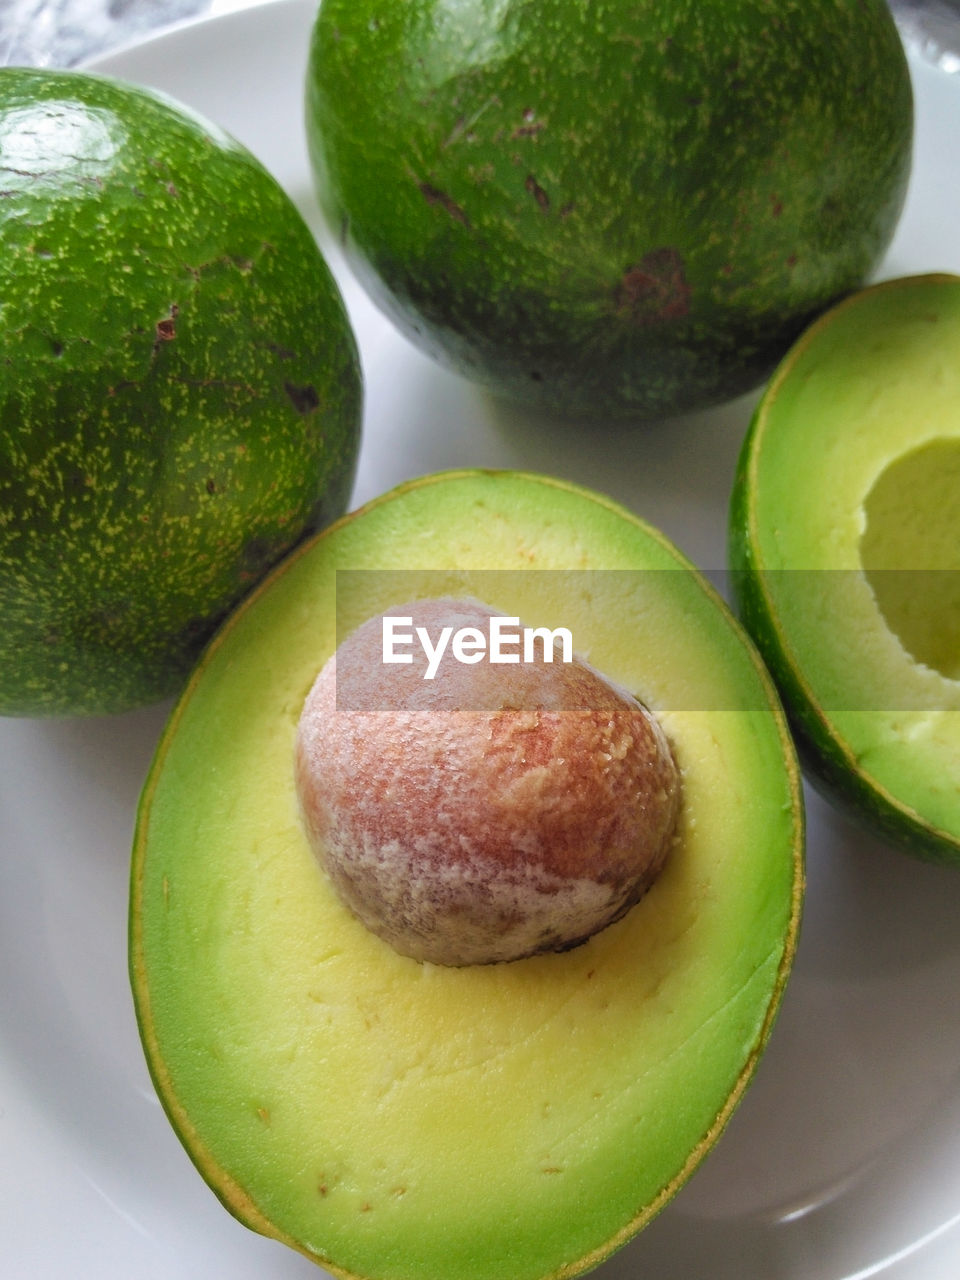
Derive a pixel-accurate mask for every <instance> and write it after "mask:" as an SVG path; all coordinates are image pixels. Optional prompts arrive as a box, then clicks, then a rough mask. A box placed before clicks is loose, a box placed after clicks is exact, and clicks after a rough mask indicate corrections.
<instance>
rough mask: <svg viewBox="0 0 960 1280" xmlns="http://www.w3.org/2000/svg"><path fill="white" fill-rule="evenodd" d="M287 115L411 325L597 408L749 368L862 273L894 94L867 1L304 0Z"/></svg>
mask: <svg viewBox="0 0 960 1280" xmlns="http://www.w3.org/2000/svg"><path fill="white" fill-rule="evenodd" d="M358 83H361V84H362V86H363V91H362V92H358V91H357V86H358ZM306 118H307V129H308V137H309V143H310V155H311V159H312V163H313V167H314V172H315V175H316V183H317V188H318V192H319V198H320V201H321V204H322V205H323V207H324V209H325V211H326V214H327V217H328V219H329V222H330V225H331V228H332V230H333V231H334V233H336V234H337V235H339V236H340V238H341V239H342V241H343V243H344V245H345V247H346V251H347V254H348V258H349V260H350V261H351V262H352V264H353V266H354V268H355V270H356V272H357V274H358V276H359V278H360V279H361V281H362V282H363V284H364V285H365V286H366V288H367V289H368V290H369V291H370V293H371V294H372V295H373V297H374V298H375V300H376V301H377V302H378V303H379V305H380V306H381V307H382V308H383V309H384V310H385V311H386V312H387V313H388V314H389V315H390V316H391V317H392V318H393V320H394V321H395V322H396V323H397V324H398V325H399V327H400V328H401V329H402V330H403V332H404V333H405V334H406V335H407V336H408V337H409V338H411V339H412V341H413V342H415V343H417V344H419V345H420V346H421V347H423V348H424V349H425V350H426V351H427V352H429V353H430V354H431V355H433V356H434V357H436V358H437V359H439V360H442V361H443V362H445V363H447V364H448V365H449V366H451V367H452V368H454V369H455V370H458V371H460V372H461V373H463V374H465V375H467V376H468V377H470V378H473V379H476V380H478V381H479V382H481V383H485V384H487V385H488V386H490V387H492V388H494V389H496V390H497V391H498V392H499V393H501V394H503V395H506V396H509V397H511V398H513V399H516V400H519V401H522V402H526V403H530V404H536V405H540V406H543V407H546V408H547V409H548V410H550V411H554V412H559V413H561V414H564V415H569V416H576V417H580V418H593V419H596V420H604V419H608V418H613V417H618V418H637V419H643V418H656V417H661V416H665V415H670V414H674V413H677V412H679V411H681V410H686V409H692V408H696V407H700V406H706V405H710V404H714V403H717V402H720V401H722V400H725V399H728V398H730V397H733V396H735V395H737V394H739V393H740V392H743V391H745V390H747V389H748V388H751V387H752V386H754V385H756V384H758V383H759V382H760V381H761V380H762V379H763V378H765V377H766V376H767V375H768V374H769V372H770V371H771V369H772V368H773V366H774V364H775V363H776V361H777V360H778V359H779V358H780V357H781V356H782V355H783V354H784V352H785V351H786V349H787V347H788V346H789V345H790V343H791V342H792V341H793V340H794V339H795V338H796V337H797V336H798V335H799V333H800V332H801V331H802V329H803V328H804V326H805V325H806V324H807V323H809V322H810V320H812V318H813V317H814V316H815V315H816V314H818V313H819V312H820V311H822V310H823V309H824V308H826V307H827V306H828V305H829V304H831V303H832V302H834V301H835V300H837V299H838V298H839V297H840V296H841V295H843V294H844V293H846V292H848V291H850V290H851V289H852V288H854V287H856V286H858V285H859V284H860V283H862V281H863V280H864V278H865V277H866V276H867V274H868V273H869V272H870V271H871V270H872V268H873V267H874V265H875V264H876V263H877V262H878V260H879V258H880V256H881V255H882V253H883V251H884V249H885V247H886V245H887V243H888V241H889V239H890V237H891V235H892V232H893V229H894V227H895V225H896V223H897V220H898V217H899V213H900V210H901V206H902V202H903V197H904V192H905V187H906V183H907V180H908V173H909V167H910V157H911V146H912V119H913V112H912V94H911V86H910V80H909V74H908V69H907V65H906V60H905V57H904V52H903V49H902V46H901V43H900V39H899V36H898V34H897V31H896V28H895V26H894V23H893V19H892V17H891V15H890V12H889V8H888V5H887V3H886V0H773V2H771V0H725V3H723V4H703V3H699V2H698V0H662V2H660V3H657V4H643V5H638V4H633V3H628V2H627V0H614V2H613V3H612V4H608V5H604V6H600V5H595V4H584V3H579V4H572V3H570V0H540V3H537V4H528V3H525V2H522V0H502V2H501V3H498V4H496V5H493V4H490V3H489V2H488V0H461V2H460V3H458V4H457V6H456V12H455V14H454V12H453V10H451V9H450V7H449V5H447V4H446V3H444V2H443V0H405V3H403V4H389V3H384V0H323V3H322V5H321V8H320V12H319V15H318V17H317V20H316V24H315V28H314V33H313V39H312V43H311V48H310V54H309V66H308V72H307V108H306Z"/></svg>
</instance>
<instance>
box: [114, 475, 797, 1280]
mask: <svg viewBox="0 0 960 1280" xmlns="http://www.w3.org/2000/svg"><path fill="white" fill-rule="evenodd" d="M481 527H482V529H483V531H484V534H483V537H482V538H478V537H477V530H478V528H481ZM447 566H449V569H447ZM345 568H349V569H351V570H361V569H376V570H381V571H382V570H402V571H403V573H402V575H401V577H402V583H400V584H399V586H398V588H397V589H398V590H402V591H403V593H404V594H403V595H398V596H397V597H396V598H395V599H394V600H393V601H391V599H390V598H389V596H390V592H391V585H390V584H391V582H392V581H393V580H392V578H391V575H390V574H384V573H382V572H381V573H380V574H374V575H371V583H372V586H371V590H370V595H369V599H368V600H367V602H366V606H367V612H368V613H369V614H370V615H372V614H374V613H376V612H378V611H379V610H381V609H384V608H386V607H389V605H390V604H391V603H398V602H399V601H400V600H402V599H406V598H409V596H410V594H411V588H412V587H416V585H417V584H418V583H422V588H421V590H422V593H423V594H432V593H435V592H437V591H438V590H440V589H442V588H443V587H444V586H445V587H446V589H447V591H448V592H456V593H460V594H464V595H466V594H470V595H475V594H478V593H483V595H484V596H485V597H487V599H488V603H490V604H491V605H492V606H493V607H496V608H500V609H502V610H504V611H506V612H508V613H512V612H519V613H520V614H521V615H522V616H524V617H525V618H526V619H529V620H531V622H532V623H538V622H540V621H541V620H544V619H553V623H554V625H556V624H558V623H559V620H560V619H562V620H563V623H564V625H568V626H570V627H571V628H572V630H573V633H574V637H575V639H576V642H577V645H578V648H580V650H581V651H582V652H584V653H585V655H586V656H588V657H589V660H590V661H591V663H593V664H594V665H596V666H598V667H599V668H600V669H601V670H602V671H604V673H605V674H607V675H608V676H610V678H612V679H615V680H617V681H619V682H620V683H622V684H624V685H625V686H626V687H628V688H630V689H632V690H635V691H636V692H638V694H640V695H641V696H642V698H643V700H644V701H645V702H646V703H647V704H648V705H649V706H650V707H651V708H652V709H653V710H654V712H655V713H656V714H658V716H659V717H660V720H661V723H662V725H663V727H664V729H665V731H666V732H667V734H668V736H669V737H670V739H671V742H672V744H673V746H674V749H675V752H676V755H677V759H678V763H679V765H680V767H681V769H682V770H683V787H684V807H683V814H682V818H681V828H680V831H681V840H680V843H679V845H678V846H677V847H676V849H675V850H674V851H673V852H672V854H671V857H670V860H669V863H668V866H667V869H666V870H665V871H664V872H663V874H662V875H661V877H660V878H659V879H658V881H657V882H656V884H655V885H654V886H653V888H652V889H651V890H650V891H649V892H648V894H647V895H646V897H645V898H644V899H643V900H642V901H641V902H640V904H639V905H638V906H637V907H636V908H634V909H633V910H632V911H631V912H630V913H629V915H628V916H627V917H625V918H624V919H623V920H622V921H621V922H619V923H618V924H616V925H613V926H611V927H610V928H608V929H606V930H605V931H603V932H601V933H599V934H597V935H595V936H594V937H593V938H592V939H591V940H589V941H588V942H587V943H585V944H584V945H583V946H580V947H578V948H576V949H574V950H572V951H568V952H565V953H562V954H552V955H549V956H540V957H535V958H532V959H529V960H523V961H518V962H514V963H511V964H501V965H495V966H473V967H468V968H464V969H446V968H439V967H434V966H431V965H421V964H418V963H417V962H415V961H412V960H410V959H407V958H404V957H401V956H400V955H398V954H396V953H395V952H393V951H392V950H391V949H390V947H389V946H388V945H387V944H385V943H384V942H382V941H381V940H380V939H378V938H377V937H375V936H374V935H373V934H371V933H369V932H368V931H367V930H366V929H365V928H364V926H363V925H362V924H360V923H359V922H358V921H357V920H356V918H355V917H354V916H352V915H351V914H350V913H349V912H348V911H347V909H346V908H345V907H344V906H342V904H341V903H340V902H339V900H338V899H337V898H336V897H335V896H334V893H333V891H332V889H331V888H330V886H329V885H328V883H327V882H326V880H325V879H324V877H323V875H322V873H320V872H319V870H318V867H317V864H316V862H315V860H314V858H313V856H312V854H311V852H310V850H309V848H308V845H307V841H306V837H305V835H304V833H303V831H302V829H301V823H300V817H299V813H298V808H297V800H296V794H295V788H294V781H293V763H292V762H293V751H294V739H295V733H296V726H297V719H298V716H299V713H300V707H301V703H302V700H303V698H304V697H305V696H306V693H307V691H308V689H309V687H310V685H311V683H312V681H313V679H314V677H315V675H316V673H317V671H318V670H319V668H320V667H321V665H322V664H323V662H324V661H325V660H326V658H327V657H328V656H329V654H330V653H331V652H332V650H333V648H334V647H335V644H336V641H337V635H336V618H335V610H334V600H335V576H336V572H337V570H338V569H340V570H341V571H342V570H343V569H345ZM531 568H536V569H542V570H551V569H552V570H568V571H569V570H576V572H575V573H570V572H566V573H564V572H555V573H546V572H544V573H530V572H528V571H529V570H530V569H531ZM601 569H605V570H620V571H621V572H610V573H607V574H603V573H599V572H598V573H585V572H583V571H585V570H601ZM494 571H496V572H494ZM625 582H629V583H631V584H632V586H631V587H629V588H625ZM377 584H381V587H380V589H379V591H378V589H377ZM638 584H639V586H638ZM413 594H417V592H416V591H414V592H413ZM491 596H492V597H493V598H492V599H490V597H491ZM353 621H354V620H353V619H347V620H345V622H346V625H347V626H348V627H349V625H351V623H352V622H353ZM801 825H802V821H801V809H800V796H799V790H798V783H797V776H796V770H795V766H794V762H793V758H792V747H791V745H790V743H789V739H788V737H787V736H786V734H785V730H784V725H783V722H782V719H781V716H780V714H779V711H778V709H777V705H776V703H775V700H774V699H772V697H771V689H770V686H769V683H768V681H767V677H766V674H765V672H764V671H763V669H762V667H761V665H760V664H759V662H758V660H757V658H756V655H755V653H754V652H753V650H752V648H751V647H749V646H748V645H747V644H745V642H744V639H743V637H742V635H741V634H740V632H739V629H737V628H736V627H735V625H734V624H733V623H732V621H731V620H730V618H729V616H728V614H727V613H726V611H725V610H724V609H723V608H722V606H720V604H719V603H718V602H717V600H716V598H715V597H714V596H713V594H712V592H711V591H710V589H709V588H708V587H706V585H705V584H704V583H703V581H702V580H701V579H700V578H699V576H697V575H696V574H695V573H693V572H692V571H691V570H690V569H689V568H688V566H687V565H686V563H685V562H684V561H683V560H682V559H681V558H680V557H679V556H678V554H677V553H676V552H675V551H674V550H673V549H672V548H671V547H670V546H669V545H668V544H667V543H666V542H665V541H664V540H663V539H662V538H661V537H660V535H657V534H655V533H654V532H653V531H651V530H649V529H648V528H647V527H646V526H643V525H641V524H640V522H638V521H637V520H636V519H635V518H634V517H633V516H631V515H629V514H627V513H626V512H625V511H623V510H622V509H619V508H617V507H615V506H613V505H612V504H611V503H609V502H607V501H606V500H603V499H600V498H597V497H595V496H592V495H589V494H588V493H586V492H585V491H582V490H576V489H574V488H572V487H570V486H567V485H564V484H560V483H558V482H551V481H547V480H544V479H541V478H534V477H524V476H511V475H507V474H500V475H496V474H483V473H460V474H451V475H447V476H441V477H437V478H430V479H427V480H425V481H420V482H413V483H412V484H411V485H410V486H409V487H405V488H403V489H401V490H399V491H397V492H395V493H394V494H392V495H389V496H388V497H387V498H386V499H384V500H380V501H379V502H376V503H374V504H372V505H371V506H369V507H367V508H365V509H364V510H363V511H362V512H361V513H359V514H358V515H355V516H353V517H348V518H347V519H346V520H345V521H343V522H341V523H340V524H339V525H337V526H335V527H334V528H333V529H332V530H330V531H329V532H328V533H327V534H326V535H324V536H322V537H321V538H320V539H319V540H317V541H315V542H313V543H312V544H311V545H310V546H309V547H308V548H307V549H305V550H304V551H302V552H300V553H297V554H296V555H295V556H294V557H293V558H292V559H291V560H290V561H288V562H287V564H286V565H285V566H284V567H283V568H282V569H281V570H280V571H279V573H277V574H276V575H274V576H273V578H272V579H271V580H270V581H269V585H268V586H267V587H266V589H265V590H262V591H258V592H257V594H256V595H255V597H254V598H253V600H252V601H251V602H250V603H249V604H248V605H247V606H245V607H243V608H242V609H241V611H240V612H239V613H238V614H237V615H235V616H234V618H233V619H232V621H231V622H230V623H229V624H228V626H227V627H226V629H225V630H224V631H223V632H222V633H221V634H220V636H219V638H218V639H217V640H216V641H215V642H214V644H213V646H212V647H211V649H210V650H209V651H208V653H207V655H206V657H205V658H204V660H203V662H202V664H201V667H200V668H199V670H198V672H197V673H196V674H195V676H194V678H193V679H192V681H191V683H190V685H189V686H188V689H187V691H186V693H185V695H184V697H183V698H182V700H181V702H180V704H179V706H178V709H177V710H176V712H175V714H174V716H173V718H172V720H171V723H170V726H169V728H168V730H167V732H166V734H165V736H164V738H163V740H162V742H161V745H160V747H159V749H158V753H157V757H156V761H155V764H154V766H153V769H152V772H151V775H150V779H149V781H148V784H147V787H146V789H145V792H144V798H143V801H142V806H141V812H140V817H139V823H138V831H137V838H136V845H135V856H134V868H133V880H132V903H131V970H132V978H133V986H134V991H135V995H136V1001H137V1008H138V1016H139V1019H140V1024H141V1029H142V1033H143V1038H144V1044H145V1048H146V1052H147V1056H148V1060H149V1063H150V1066H151V1070H152V1072H153V1075H154V1079H155V1081H156V1083H157V1086H158V1090H159V1093H160V1096H161V1098H162V1100H163V1102H164V1105H165V1106H166V1108H167V1111H168V1113H169V1115H170V1117H171V1119H172V1121H173V1124H174V1126H175V1127H176V1128H177V1130H178V1131H179V1133H180V1135H181V1137H182V1139H183V1141H184V1142H185V1144H186V1146H187V1148H188V1150H189V1151H190V1153H191V1155H192V1156H193V1159H194V1160H195V1162H196V1164H197V1165H198V1167H199V1169H200V1171H201V1172H202V1173H203V1175H204V1176H205V1177H206V1178H207V1179H208V1180H209V1181H210V1183H211V1185H212V1186H213V1187H214V1188H215V1189H216V1191H217V1193H218V1194H219V1195H220V1196H221V1198H222V1199H223V1200H224V1202H225V1203H226V1204H227V1206H228V1207H229V1208H230V1209H231V1210H232V1212H234V1213H235V1214H237V1216H239V1217H240V1218H241V1219H242V1220H244V1221H246V1222H247V1223H248V1224H249V1225H251V1226H253V1227H255V1228H256V1229H258V1230H261V1231H263V1232H265V1233H266V1234H269V1235H274V1236H277V1237H279V1238H280V1239H283V1240H285V1241H286V1242H287V1243H288V1244H291V1245H294V1246H295V1247H297V1248H300V1249H301V1250H303V1251H304V1252H305V1253H307V1254H309V1255H310V1256H313V1257H315V1258H316V1259H317V1260H318V1261H320V1262H322V1263H324V1264H325V1265H326V1266H327V1267H329V1268H330V1269H332V1270H334V1271H335V1272H336V1273H337V1274H341V1273H346V1274H350V1275H357V1276H364V1277H377V1278H378V1280H379V1278H382V1280H425V1278H426V1277H435V1276H437V1275H443V1276H445V1277H448V1278H449V1280H460V1278H463V1280H467V1278H470V1280H480V1278H481V1277H483V1278H484V1280H493V1278H494V1277H495V1278H496V1280H527V1278H532V1277H543V1276H548V1275H573V1274H576V1273H578V1272H580V1271H581V1270H583V1269H585V1268H587V1267H588V1266H590V1265H592V1264H594V1263H596V1262H599V1261H600V1260H601V1259H602V1257H604V1256H605V1255H606V1254H607V1253H608V1252H610V1251H611V1250H612V1249H614V1248H616V1247H617V1246H618V1245H620V1244H622V1243H623V1242H624V1241H625V1240H626V1239H627V1238H628V1237H629V1236H630V1235H631V1234H632V1233H633V1232H634V1231H636V1230H637V1229H638V1228H639V1227H640V1226H642V1225H643V1224H644V1223H645V1222H646V1221H647V1220H648V1219H649V1218H650V1217H651V1216H652V1215H653V1213H654V1212H656V1211H657V1210H658V1209H659V1208H660V1207H661V1206H662V1204H663V1203H664V1202H665V1201H666V1199H668V1198H669V1196H670V1195H671V1194H672V1193H673V1192H674V1191H675V1190H676V1189H677V1187H678V1186H679V1185H680V1183H681V1182H682V1181H683V1180H684V1179H685V1178H686V1176H687V1175H688V1174H689V1173H690V1172H691V1171H692V1169H693V1167H694V1166H695V1164H696V1163H697V1162H698V1161H699V1159H700V1158H701V1157H702V1156H703V1154H704V1153H705V1152H706V1150H707V1149H708V1148H709V1147H710V1145H712V1143H713V1141H714V1140H715V1138H716V1137H717V1135H718V1133H719V1131H720V1129H721V1128H722V1126H723V1124H724V1123H725V1121H726V1119H727V1118H728V1116H729V1114H730V1112H731V1110H732V1108H733V1106H734V1105H735V1103H736V1101H737V1100H738V1099H739V1097H740V1094H741V1092H742V1090H743V1088H744V1087H745V1085H746V1083H747V1080H748V1078H749V1076H750V1075H751V1073H752V1069H753V1067H754V1065H755V1062H756V1060H757V1057H758V1055H759V1053H760V1051H761V1048H762V1046H763V1044H764V1042H765V1040H766V1037H767V1035H768V1033H769V1030H770V1026H771V1022H772V1019H773V1016H774V1010H775V1008H776V1006H777V1003H778V1000H779V996H780V993H781V990H782V987H783V984H784V982H785V980H786V976H787V972H788V969H789V965H790V961H791V958H792V954H793V949H794V946H795V942H796V931H797V927H798V916H799V909H800V895H801V885H802V868H801Z"/></svg>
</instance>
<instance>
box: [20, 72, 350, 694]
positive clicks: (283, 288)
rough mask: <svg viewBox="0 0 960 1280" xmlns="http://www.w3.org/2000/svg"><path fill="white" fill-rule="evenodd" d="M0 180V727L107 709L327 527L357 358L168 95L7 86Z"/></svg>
mask: <svg viewBox="0 0 960 1280" xmlns="http://www.w3.org/2000/svg"><path fill="white" fill-rule="evenodd" d="M0 163H2V165H3V168H4V198H3V200H2V201H0V244H2V250H3V251H2V253H0V297H2V301H3V306H2V315H0V370H2V377H0V713H2V714H7V715H53V714H102V713H106V712H113V711H121V710H124V709H126V708H128V707H132V706H136V705H139V704H142V703H146V702H150V701H154V700H156V699H159V698H162V697H166V696H168V695H170V694H172V693H173V692H175V691H176V690H177V689H178V688H179V687H180V686H181V685H182V683H183V681H184V680H185V678H186V675H187V673H188V671H189V669H190V667H191V666H192V664H193V662H194V661H195V660H196V657H197V656H198V654H199V651H200V649H201V648H202V646H203V644H204V643H205V642H206V640H207V639H208V638H209V636H210V634H211V633H212V631H213V629H214V627H215V626H216V624H217V623H218V622H219V621H220V620H221V618H222V617H223V616H224V614H225V613H226V612H227V611H228V610H229V608H230V607H231V606H232V605H233V604H234V603H235V602H236V601H237V600H238V599H239V598H240V596H242V595H243V594H244V593H245V592H246V591H248V590H249V589H250V587H251V586H252V585H253V584H254V583H255V582H256V581H257V579H258V578H260V577H261V576H262V575H263V574H264V573H265V572H266V570H267V569H268V568H270V567H271V566H272V565H273V564H274V563H276V561H277V560H278V559H279V558H280V557H281V556H282V555H283V554H284V553H285V552H286V551H288V550H289V549H290V548H291V547H292V546H293V545H294V544H295V543H296V542H297V541H298V540H299V539H300V538H301V537H302V536H303V535H304V533H306V532H308V531H313V530H315V529H317V528H319V527H321V526H322V525H324V524H327V523H329V522H330V521H331V520H332V519H334V518H336V517H337V516H339V515H340V514H342V512H343V510H344V508H345V507H346V504H347V500H348V498H349V493H350V487H351V484H352V481H353V473H354V465H355V460H356V454H357V447H358V442H359V425H360V400H361V388H360V370H359V363H358V357H357V351H356V346H355V344H354V341H353V336H352V334H351V332H350V329H349V325H348V322H347V318H346V314H345V312H344V309H343V306H342V303H341V300H340V297H339V294H338V292H337V289H336V286H335V285H334V283H333V280H332V277H331V276H330V274H329V272H328V270H327V268H326V266H325V264H324V262H323V260H322V259H321V257H320V254H319V251H318V249H317V247H316V245H315V243H314V241H313V238H312V236H311V234H310V232H309V230H308V229H307V227H306V224H305V223H304V222H303V219H302V218H301V216H300V215H299V213H298V212H297V210H296V208H295V207H294V205H293V204H292V202H291V201H290V200H289V198H288V197H287V196H286V195H285V194H284V192H283V191H282V190H281V189H280V187H279V186H278V185H277V183H276V182H275V181H274V179H273V178H272V177H271V176H270V175H269V174H268V173H267V172H266V171H265V170H264V169H263V167H262V166H261V165H260V164H259V162H258V161H257V160H256V159H255V158H254V157H253V156H252V155H251V154H250V153H249V152H248V151H246V150H245V149H244V148H242V147H241V146H240V145H239V144H238V143H236V142H235V141H233V140H232V139H231V138H229V137H227V136H226V135H225V134H223V133H222V131H221V130H219V129H218V128H217V127H216V126H214V125H213V124H211V123H208V122H206V121H203V120H201V119H200V118H199V117H197V116H196V115H194V114H193V113H192V112H188V111H187V110H186V109H185V108H180V107H179V106H178V105H177V104H176V103H174V102H172V101H171V100H169V99H166V98H163V97H160V96H158V95H155V94H153V93H150V92H148V91H147V90H143V89H139V88H136V87H134V86H131V85H126V84H123V83H121V82H118V81H112V80H108V79H106V78H103V77H97V76H92V75H87V74H83V73H79V72H65V71H56V72H51V71H41V70H36V69H30V68H4V69H2V70H0Z"/></svg>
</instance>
